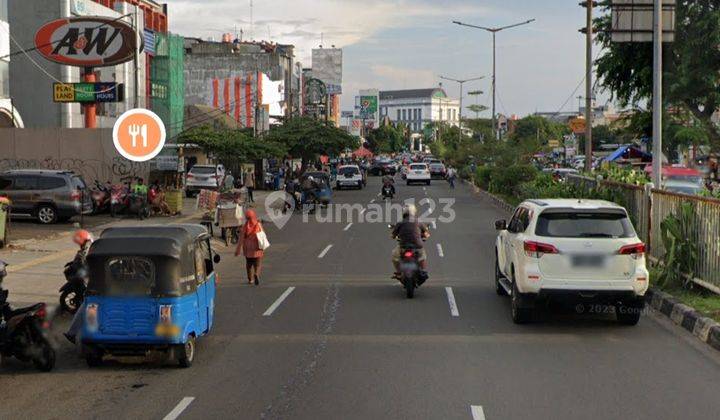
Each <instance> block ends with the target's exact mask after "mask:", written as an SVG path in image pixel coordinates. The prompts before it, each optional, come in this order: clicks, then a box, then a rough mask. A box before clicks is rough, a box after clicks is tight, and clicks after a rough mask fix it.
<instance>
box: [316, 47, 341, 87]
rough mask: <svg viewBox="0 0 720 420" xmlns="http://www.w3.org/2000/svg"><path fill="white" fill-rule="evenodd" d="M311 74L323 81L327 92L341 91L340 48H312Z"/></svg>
mask: <svg viewBox="0 0 720 420" xmlns="http://www.w3.org/2000/svg"><path fill="white" fill-rule="evenodd" d="M312 76H313V77H314V78H316V79H320V80H322V81H323V83H325V86H326V88H327V93H328V94H330V95H339V94H341V93H342V50H341V49H340V48H316V49H314V50H312Z"/></svg>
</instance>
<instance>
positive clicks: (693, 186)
mask: <svg viewBox="0 0 720 420" xmlns="http://www.w3.org/2000/svg"><path fill="white" fill-rule="evenodd" d="M663 189H664V190H667V191H670V192H674V193H680V194H688V195H700V194H702V192H703V191H705V186H704V185H702V184H699V183H697V182H689V181H682V180H674V179H668V180H667V181H665V182H663Z"/></svg>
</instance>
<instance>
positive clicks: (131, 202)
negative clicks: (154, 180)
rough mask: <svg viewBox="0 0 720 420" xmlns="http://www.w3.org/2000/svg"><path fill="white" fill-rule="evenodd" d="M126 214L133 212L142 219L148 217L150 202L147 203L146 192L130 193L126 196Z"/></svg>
mask: <svg viewBox="0 0 720 420" xmlns="http://www.w3.org/2000/svg"><path fill="white" fill-rule="evenodd" d="M126 202H127V203H126V207H125V209H126V210H127V214H134V215H137V217H138V218H139V219H140V220H142V219H147V218H148V217H150V204H148V199H147V194H137V193H130V194H128V195H127V198H126Z"/></svg>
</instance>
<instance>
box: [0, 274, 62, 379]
mask: <svg viewBox="0 0 720 420" xmlns="http://www.w3.org/2000/svg"><path fill="white" fill-rule="evenodd" d="M6 267H7V264H6V263H5V262H3V261H0V309H2V313H1V314H0V315H1V316H2V317H1V318H0V355H2V357H11V356H13V357H15V358H16V359H18V360H20V361H21V362H32V364H33V365H34V366H35V367H36V368H37V369H38V370H41V371H43V372H49V371H51V370H52V369H53V367H55V350H54V349H53V348H52V346H51V345H50V341H49V339H48V332H47V331H48V328H49V322H48V321H47V320H46V318H47V309H46V307H45V304H44V303H37V304H35V305H32V306H28V307H25V308H18V309H12V308H10V304H8V303H7V297H8V291H7V290H5V289H2V286H1V284H2V280H3V279H4V278H5V276H6V275H7V268H6Z"/></svg>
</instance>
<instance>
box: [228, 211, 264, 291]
mask: <svg viewBox="0 0 720 420" xmlns="http://www.w3.org/2000/svg"><path fill="white" fill-rule="evenodd" d="M262 230H263V227H262V224H261V223H260V220H259V219H258V217H257V213H255V210H253V209H248V210H247V211H246V212H245V224H243V225H242V226H241V227H240V240H239V241H238V246H237V249H236V250H235V256H236V257H238V256H240V254H241V253H242V254H244V255H245V263H246V264H245V268H246V270H247V276H248V283H249V284H253V283H254V284H255V285H256V286H257V285H259V284H260V272H261V271H262V259H263V255H264V254H265V251H263V250H262V249H260V246H259V245H258V238H257V234H258V232H260V231H262Z"/></svg>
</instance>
